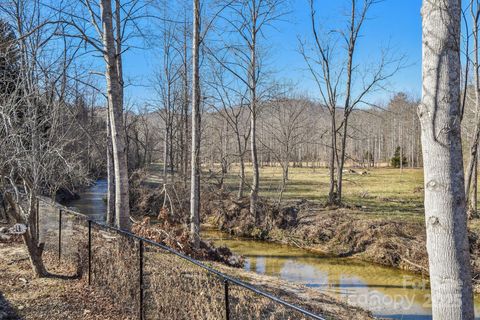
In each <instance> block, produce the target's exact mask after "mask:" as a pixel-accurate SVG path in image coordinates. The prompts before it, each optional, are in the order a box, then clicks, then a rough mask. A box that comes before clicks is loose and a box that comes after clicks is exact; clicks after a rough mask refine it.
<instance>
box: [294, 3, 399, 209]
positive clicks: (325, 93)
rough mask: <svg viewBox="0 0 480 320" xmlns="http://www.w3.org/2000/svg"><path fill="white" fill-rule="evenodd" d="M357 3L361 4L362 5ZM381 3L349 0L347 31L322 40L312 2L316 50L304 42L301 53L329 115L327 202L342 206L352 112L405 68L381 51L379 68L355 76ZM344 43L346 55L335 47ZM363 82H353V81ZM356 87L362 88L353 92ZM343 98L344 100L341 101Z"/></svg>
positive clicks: (385, 51) (397, 60)
mask: <svg viewBox="0 0 480 320" xmlns="http://www.w3.org/2000/svg"><path fill="white" fill-rule="evenodd" d="M358 2H361V4H360V5H359V4H358ZM379 2H380V1H378V0H365V1H358V0H350V8H351V10H350V16H349V18H348V19H349V20H348V24H347V29H346V30H341V31H334V32H331V33H329V37H328V38H326V39H324V38H322V37H320V35H319V33H318V30H317V23H316V10H315V1H314V0H310V18H311V26H312V33H313V42H314V49H313V52H312V54H310V53H309V50H307V48H306V45H305V44H304V43H302V42H301V46H300V52H301V54H302V56H303V58H304V60H305V62H306V63H307V66H308V70H309V71H310V73H311V74H312V76H313V78H314V80H315V82H316V84H317V86H318V89H319V93H320V98H321V102H322V104H323V106H324V107H325V108H327V110H328V112H329V115H330V139H331V141H330V146H329V148H330V156H329V158H330V159H329V170H330V188H329V195H328V202H329V203H330V204H341V203H342V188H343V185H342V182H343V169H344V166H345V160H346V158H347V154H346V150H347V137H348V127H349V119H350V115H351V114H352V112H353V110H355V108H356V107H358V106H359V105H362V104H367V105H368V102H367V101H366V100H367V99H368V97H369V95H370V94H371V93H372V92H374V91H375V90H378V89H379V88H381V87H382V85H384V84H385V81H386V80H388V79H389V78H391V77H392V76H393V75H394V74H395V73H396V72H397V71H398V70H399V69H400V68H401V67H402V66H403V59H402V58H394V57H392V56H391V55H390V54H389V52H388V50H384V51H382V52H381V57H380V59H379V62H378V64H377V66H375V67H374V68H373V69H367V70H365V73H364V74H361V75H360V76H359V77H355V73H356V72H357V70H360V69H361V68H360V66H359V65H357V64H356V62H355V53H356V51H357V45H358V40H359V38H360V36H361V31H362V28H363V26H364V23H365V21H366V19H367V15H368V13H369V11H370V9H371V8H372V7H373V6H374V5H375V4H377V3H379ZM338 41H344V42H345V44H346V45H345V52H344V53H342V52H339V51H338V49H337V46H336V45H335V44H336V43H337V42H338ZM355 78H358V79H362V81H361V82H358V83H354V79H355ZM356 87H358V88H359V89H357V90H354V89H355V88H356ZM342 98H343V101H340V100H341V99H342ZM335 169H336V170H335Z"/></svg>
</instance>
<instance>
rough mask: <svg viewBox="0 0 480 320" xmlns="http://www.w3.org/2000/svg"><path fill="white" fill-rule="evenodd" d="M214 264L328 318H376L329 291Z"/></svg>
mask: <svg viewBox="0 0 480 320" xmlns="http://www.w3.org/2000/svg"><path fill="white" fill-rule="evenodd" d="M214 266H215V268H216V269H218V270H220V271H222V272H224V273H226V274H229V275H232V276H235V277H237V278H240V279H242V280H244V281H247V282H249V283H251V284H253V285H254V286H256V287H258V288H260V289H261V290H263V291H265V292H268V293H271V294H273V295H275V296H277V297H279V298H282V299H283V300H285V301H287V302H290V303H293V304H295V305H297V306H300V307H302V308H304V309H305V310H308V311H312V312H315V313H316V314H319V315H322V316H324V317H326V318H327V319H340V320H342V319H345V320H347V319H348V320H350V319H353V318H354V319H359V320H364V319H365V320H366V319H374V317H373V316H372V315H371V313H370V312H368V311H365V310H363V309H361V308H358V307H355V306H352V305H349V304H346V303H345V302H343V301H340V300H339V299H337V298H336V297H333V296H331V295H329V294H328V293H322V292H320V291H318V290H315V289H311V288H307V287H306V286H303V285H297V284H294V283H292V282H290V281H285V280H281V279H279V278H277V277H271V276H267V275H261V274H258V273H255V272H250V271H245V270H243V269H238V268H231V267H227V266H225V265H222V264H219V263H215V264H214Z"/></svg>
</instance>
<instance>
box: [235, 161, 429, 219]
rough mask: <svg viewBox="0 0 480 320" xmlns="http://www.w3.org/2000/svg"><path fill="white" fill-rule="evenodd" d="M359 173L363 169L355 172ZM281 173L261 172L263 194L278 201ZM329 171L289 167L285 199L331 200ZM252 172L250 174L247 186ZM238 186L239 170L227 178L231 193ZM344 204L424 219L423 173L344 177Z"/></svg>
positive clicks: (387, 170)
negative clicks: (329, 196)
mask: <svg viewBox="0 0 480 320" xmlns="http://www.w3.org/2000/svg"><path fill="white" fill-rule="evenodd" d="M355 170H356V172H358V173H360V172H362V171H363V170H362V169H355ZM281 178H282V171H281V168H279V167H264V168H261V171H260V194H261V196H263V197H268V198H272V199H277V198H278V196H279V190H280V185H281ZM328 179H329V178H328V169H326V168H320V169H319V168H316V169H312V168H290V175H289V182H288V184H287V188H286V191H285V192H284V199H285V200H297V199H307V200H312V201H319V202H325V201H326V200H327V197H328V187H329V184H328V181H329V180H328ZM249 181H251V171H250V170H249V171H248V172H247V183H248V182H249ZM237 184H238V178H237V168H235V167H233V168H232V169H231V173H230V175H229V176H228V177H227V179H226V186H227V188H228V189H229V190H235V188H236V187H237ZM343 188H344V189H343V190H344V194H343V196H344V202H345V203H346V204H347V205H350V206H354V207H357V208H358V209H359V211H361V212H362V213H364V214H368V215H381V216H382V217H386V216H392V217H396V218H398V217H399V216H400V217H402V216H403V217H409V218H411V217H418V218H422V217H423V170H422V169H403V171H401V170H400V169H393V168H375V169H370V170H368V173H367V174H365V175H360V174H355V173H345V174H344V187H343Z"/></svg>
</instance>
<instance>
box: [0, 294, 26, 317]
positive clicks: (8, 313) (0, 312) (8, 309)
mask: <svg viewBox="0 0 480 320" xmlns="http://www.w3.org/2000/svg"><path fill="white" fill-rule="evenodd" d="M0 319H2V320H7V319H8V320H17V319H23V318H22V317H21V316H19V315H18V314H17V313H16V312H15V309H14V308H13V306H12V305H11V304H10V302H8V300H7V299H5V297H4V296H3V294H2V293H1V292H0Z"/></svg>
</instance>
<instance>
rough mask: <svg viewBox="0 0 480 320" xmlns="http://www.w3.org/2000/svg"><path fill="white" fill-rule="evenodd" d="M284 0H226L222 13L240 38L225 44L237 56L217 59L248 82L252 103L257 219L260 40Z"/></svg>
mask: <svg viewBox="0 0 480 320" xmlns="http://www.w3.org/2000/svg"><path fill="white" fill-rule="evenodd" d="M284 4H285V0H273V1H270V0H240V1H227V3H226V5H225V8H226V9H227V10H225V13H224V14H222V16H223V20H224V21H225V23H226V26H227V28H231V29H233V32H234V34H236V35H237V36H238V42H237V43H234V44H231V45H229V44H225V48H226V50H227V51H228V52H229V53H230V54H231V55H232V56H233V57H234V58H232V61H227V62H225V61H223V60H222V59H219V58H218V53H215V54H213V56H214V57H215V59H216V60H217V61H218V62H219V63H220V64H221V65H222V66H223V67H224V68H225V69H227V70H228V71H229V72H231V73H232V74H233V75H234V76H236V77H237V78H238V79H239V80H240V81H242V82H243V84H244V85H245V86H246V88H247V91H248V100H249V101H248V102H249V107H250V152H251V155H250V158H251V162H252V172H253V178H252V183H251V184H250V214H251V215H253V216H254V217H255V219H257V202H258V192H259V186H260V171H259V165H258V163H259V159H258V150H257V139H258V137H257V121H258V115H259V102H260V100H261V98H262V97H261V94H260V85H261V81H260V80H261V74H262V72H261V61H260V40H261V36H262V34H263V32H265V30H266V28H267V27H268V26H271V25H272V24H273V22H274V21H276V20H278V19H279V18H280V17H281V16H282V15H283V14H284V12H283V10H282V8H283V6H284ZM235 39H237V38H236V37H235Z"/></svg>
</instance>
